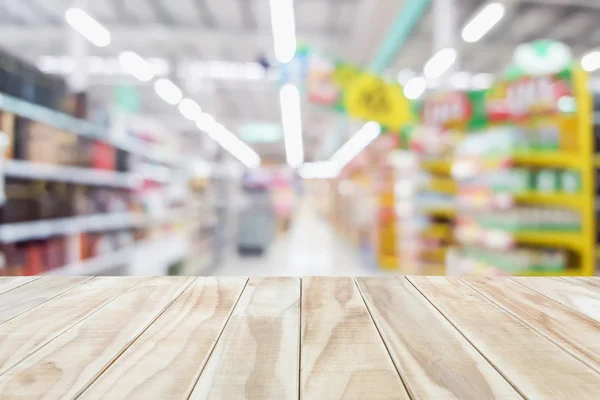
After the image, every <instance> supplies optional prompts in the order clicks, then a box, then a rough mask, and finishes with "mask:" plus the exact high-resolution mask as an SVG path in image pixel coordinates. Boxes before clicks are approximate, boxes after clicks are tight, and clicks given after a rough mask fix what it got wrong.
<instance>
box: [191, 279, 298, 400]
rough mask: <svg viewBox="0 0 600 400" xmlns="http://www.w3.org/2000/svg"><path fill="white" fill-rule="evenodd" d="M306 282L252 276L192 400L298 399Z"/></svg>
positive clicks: (193, 393) (197, 385)
mask: <svg viewBox="0 0 600 400" xmlns="http://www.w3.org/2000/svg"><path fill="white" fill-rule="evenodd" d="M299 339H300V279H298V278H250V280H249V281H248V284H247V285H246V289H245V290H244V293H243V294H242V296H241V298H240V300H239V302H238V304H237V305H236V307H235V309H234V311H233V315H232V316H231V318H230V320H229V323H228V324H227V326H226V327H225V330H224V331H223V334H222V335H221V338H220V339H219V341H218V342H217V345H216V346H215V349H214V350H213V353H212V355H211V357H210V359H209V360H208V362H207V363H206V366H205V367H204V371H202V374H201V375H200V379H199V380H198V383H197V384H196V387H195V388H194V391H193V392H192V396H191V397H190V399H273V400H285V399H296V398H297V397H298V377H299V357H298V355H299V350H300V344H299Z"/></svg>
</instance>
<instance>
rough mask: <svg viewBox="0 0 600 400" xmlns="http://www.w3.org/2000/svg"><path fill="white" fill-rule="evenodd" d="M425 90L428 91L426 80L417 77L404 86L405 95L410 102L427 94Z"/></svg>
mask: <svg viewBox="0 0 600 400" xmlns="http://www.w3.org/2000/svg"><path fill="white" fill-rule="evenodd" d="M425 89H427V82H426V81H425V78H423V77H422V76H416V77H414V78H412V79H411V80H409V81H408V82H406V85H404V95H405V96H406V97H407V98H408V99H410V100H415V99H418V98H419V97H421V96H422V95H423V93H425Z"/></svg>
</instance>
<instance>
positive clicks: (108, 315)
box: [0, 277, 192, 399]
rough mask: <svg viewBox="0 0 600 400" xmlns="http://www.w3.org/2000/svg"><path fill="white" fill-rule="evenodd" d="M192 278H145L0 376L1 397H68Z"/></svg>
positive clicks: (101, 369)
mask: <svg viewBox="0 0 600 400" xmlns="http://www.w3.org/2000/svg"><path fill="white" fill-rule="evenodd" d="M191 282H192V279H191V278H185V277H181V278H169V277H157V278H149V279H146V280H144V281H143V282H141V283H139V284H138V285H136V286H134V287H133V288H131V289H130V290H128V291H127V292H125V293H124V294H122V295H121V296H119V298H118V299H117V300H116V301H112V302H110V303H109V304H108V305H107V306H106V307H103V308H102V309H101V310H99V311H98V312H96V313H94V314H92V315H90V316H89V317H88V318H86V319H84V320H83V321H81V322H80V323H78V324H77V325H75V326H74V327H72V328H71V329H69V330H68V331H67V332H65V333H63V334H62V335H60V336H59V337H58V338H56V339H55V340H53V341H52V342H50V343H48V344H47V345H46V346H44V347H42V348H41V349H40V350H38V351H37V352H35V353H33V354H32V355H30V356H29V357H28V358H26V359H25V360H23V361H22V362H21V363H19V364H17V365H16V366H15V367H13V368H11V369H10V370H8V371H7V372H5V373H4V374H3V375H0V394H1V398H2V399H22V398H47V399H58V398H72V397H75V396H77V395H79V394H80V393H81V392H82V391H83V390H84V389H85V388H86V387H87V386H88V385H89V384H90V383H91V382H92V381H93V380H94V379H96V378H97V377H98V376H99V375H100V374H101V373H102V372H103V371H104V369H105V368H106V367H108V366H109V365H110V364H111V363H112V362H113V361H114V360H115V359H116V358H117V357H118V356H119V355H120V354H121V353H122V352H123V351H124V350H125V349H126V348H127V347H128V346H129V345H130V344H131V343H132V342H133V341H134V340H135V339H137V337H138V336H139V335H140V334H141V333H142V332H143V331H144V329H146V327H147V326H148V325H149V324H151V323H152V322H153V321H154V320H155V319H156V318H157V317H158V316H159V315H160V313H162V311H163V310H164V309H165V308H166V307H167V306H168V305H169V304H170V303H171V302H172V301H173V300H175V298H176V297H177V296H178V295H179V294H180V293H181V292H182V291H183V290H184V289H185V288H186V287H187V286H188V285H189V284H190V283H191Z"/></svg>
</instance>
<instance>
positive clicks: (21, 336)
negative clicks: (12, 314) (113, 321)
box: [0, 277, 143, 374]
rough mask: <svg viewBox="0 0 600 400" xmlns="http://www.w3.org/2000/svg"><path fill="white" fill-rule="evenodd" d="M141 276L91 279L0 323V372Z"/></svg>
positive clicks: (69, 326)
mask: <svg viewBox="0 0 600 400" xmlns="http://www.w3.org/2000/svg"><path fill="white" fill-rule="evenodd" d="M142 279H143V278H133V277H118V278H116V277H113V278H102V277H99V278H94V279H92V280H89V281H87V282H84V283H82V284H81V285H78V286H76V287H75V288H73V289H72V290H69V291H67V292H65V293H63V294H61V295H59V296H57V297H55V298H54V299H52V300H51V301H48V302H46V303H43V304H42V305H40V306H39V307H36V308H34V309H32V310H29V311H27V312H25V313H23V314H21V315H19V316H18V317H16V318H13V319H12V320H10V321H8V322H6V323H4V324H2V325H0V374H2V373H3V372H5V371H6V370H7V369H9V368H11V367H13V366H14V365H15V364H17V363H18V362H20V361H22V360H23V359H24V358H25V357H27V356H28V355H29V354H31V353H33V352H34V351H36V350H38V349H39V348H41V347H42V346H44V345H45V344H47V343H48V342H50V341H51V340H53V339H54V338H56V337H57V336H59V335H61V334H62V333H64V332H65V331H66V330H68V329H69V328H71V327H72V326H73V325H75V324H76V323H78V322H79V321H81V320H83V319H84V318H86V317H87V316H88V315H90V314H91V313H93V312H94V311H96V310H97V309H98V308H99V307H102V306H103V305H104V304H106V303H107V302H109V301H110V300H112V299H113V298H115V297H116V296H118V295H120V294H121V293H123V292H124V291H125V290H127V289H129V288H130V287H132V286H133V285H135V284H136V283H138V282H140V281H141V280H142Z"/></svg>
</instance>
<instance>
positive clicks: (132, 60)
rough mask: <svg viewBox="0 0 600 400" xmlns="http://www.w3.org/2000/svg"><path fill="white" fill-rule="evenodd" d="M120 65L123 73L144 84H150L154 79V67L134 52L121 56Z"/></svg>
mask: <svg viewBox="0 0 600 400" xmlns="http://www.w3.org/2000/svg"><path fill="white" fill-rule="evenodd" d="M119 63H121V68H123V71H125V72H127V73H129V74H131V75H133V76H135V77H136V78H137V79H139V80H140V81H142V82H148V81H149V80H151V79H153V78H154V72H152V66H151V65H150V64H149V63H148V62H147V61H146V60H144V59H143V58H142V57H140V56H139V55H138V54H136V53H134V52H133V51H124V52H122V53H121V54H119Z"/></svg>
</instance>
